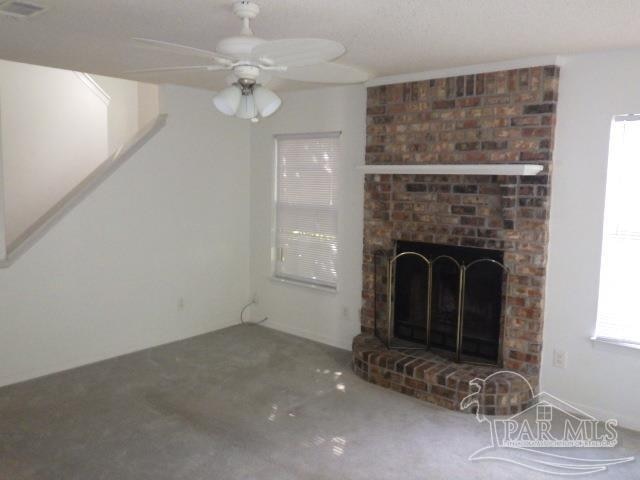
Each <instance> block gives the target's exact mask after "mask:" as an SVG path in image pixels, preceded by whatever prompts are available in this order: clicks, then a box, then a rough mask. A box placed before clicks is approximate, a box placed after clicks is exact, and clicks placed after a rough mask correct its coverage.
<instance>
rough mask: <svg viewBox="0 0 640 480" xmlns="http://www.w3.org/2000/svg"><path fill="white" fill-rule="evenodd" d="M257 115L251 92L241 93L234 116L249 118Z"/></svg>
mask: <svg viewBox="0 0 640 480" xmlns="http://www.w3.org/2000/svg"><path fill="white" fill-rule="evenodd" d="M256 115H258V111H257V109H256V102H255V100H254V98H253V94H249V95H242V99H241V100H240V107H239V108H238V111H237V112H236V117H238V118H244V119H247V120H248V119H250V118H253V117H255V116H256Z"/></svg>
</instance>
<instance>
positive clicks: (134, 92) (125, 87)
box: [91, 75, 140, 160]
mask: <svg viewBox="0 0 640 480" xmlns="http://www.w3.org/2000/svg"><path fill="white" fill-rule="evenodd" d="M91 78H93V80H94V81H95V82H96V83H97V84H98V85H100V87H101V88H102V89H103V90H104V91H105V92H106V93H107V94H108V95H109V96H110V97H111V101H110V102H109V109H108V112H107V123H108V129H107V130H108V134H107V137H108V145H109V147H108V150H109V154H112V153H113V152H115V151H116V150H117V149H118V148H120V147H121V146H122V145H124V144H125V143H126V142H127V141H128V140H130V139H131V138H132V137H133V136H134V135H135V134H136V133H137V132H138V129H139V127H140V126H139V125H138V116H139V111H138V110H139V109H138V104H139V102H138V91H139V87H138V82H132V81H130V80H122V79H121V78H113V77H103V76H101V75H91ZM103 160H104V159H103Z"/></svg>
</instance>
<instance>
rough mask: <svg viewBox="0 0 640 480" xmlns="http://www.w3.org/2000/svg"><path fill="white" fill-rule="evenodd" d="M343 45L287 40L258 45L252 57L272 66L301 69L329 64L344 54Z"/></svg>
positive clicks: (317, 41) (304, 39) (312, 40)
mask: <svg viewBox="0 0 640 480" xmlns="http://www.w3.org/2000/svg"><path fill="white" fill-rule="evenodd" d="M344 52H345V48H344V46H343V45H342V44H341V43H338V42H334V41H333V40H323V39H321V38H286V39H283V40H273V41H270V42H264V43H261V44H260V45H257V46H256V47H255V48H254V49H253V50H252V51H251V55H252V56H253V58H254V59H256V60H259V61H263V62H264V63H265V64H270V65H273V64H275V65H286V66H292V67H301V66H303V65H313V64H315V63H321V62H328V61H329V60H334V59H336V58H338V57H339V56H341V55H342V54H344Z"/></svg>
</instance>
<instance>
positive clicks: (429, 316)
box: [375, 251, 509, 365]
mask: <svg viewBox="0 0 640 480" xmlns="http://www.w3.org/2000/svg"><path fill="white" fill-rule="evenodd" d="M406 257H415V258H416V259H418V262H420V261H422V262H424V265H425V266H426V268H425V275H426V278H425V279H421V280H422V281H423V282H424V283H423V284H421V285H426V306H425V310H426V311H425V315H424V316H425V318H426V325H425V326H424V332H425V337H424V342H423V343H421V344H419V345H417V344H416V343H415V342H407V341H404V340H400V339H398V338H397V337H396V335H395V303H396V294H397V292H396V289H397V282H396V273H397V272H396V270H397V264H398V260H399V259H401V258H406ZM440 262H450V266H451V268H453V269H457V270H453V272H454V274H455V273H457V299H456V298H455V295H454V296H453V300H454V301H455V300H457V305H456V307H455V315H454V318H453V321H454V322H455V326H453V325H452V328H453V330H452V332H451V343H452V344H453V345H451V346H450V349H449V352H443V353H449V354H453V358H454V360H455V361H456V362H460V361H462V360H463V358H462V357H463V341H465V342H467V343H469V340H468V338H469V337H465V316H466V315H465V301H466V299H467V295H470V294H472V293H473V292H470V291H468V288H469V286H468V285H467V279H468V276H469V274H470V273H473V271H474V269H477V268H478V267H479V266H480V265H487V264H490V265H493V266H495V267H497V268H498V269H500V270H501V277H502V282H501V285H500V292H499V293H498V295H499V297H500V298H498V299H497V301H498V302H499V303H500V313H499V314H498V316H499V318H498V319H497V322H498V332H497V338H496V339H495V342H496V344H497V347H496V354H495V357H492V358H489V359H488V360H487V358H480V357H473V356H471V358H469V359H468V358H466V357H469V355H466V354H465V359H464V361H465V362H467V363H473V364H481V365H482V364H484V365H499V364H500V363H501V360H502V354H501V350H502V348H501V347H502V329H503V324H504V321H503V318H504V314H505V312H506V305H507V295H508V292H509V269H508V268H507V267H506V266H505V265H504V264H503V263H501V262H499V261H497V260H494V259H491V258H480V259H477V260H474V261H471V262H469V263H468V264H466V265H465V264H464V263H462V262H459V261H458V260H456V259H455V258H453V257H451V256H449V255H439V256H437V257H435V258H433V259H431V260H429V259H428V258H427V257H426V256H424V255H422V254H420V253H418V252H413V251H405V252H402V253H398V254H396V255H393V256H392V257H391V258H390V259H389V260H388V261H387V262H386V273H387V292H386V293H387V296H386V298H387V302H386V304H387V305H386V325H385V327H386V328H383V329H382V330H383V331H382V332H381V331H380V329H378V328H377V324H378V322H377V321H376V328H375V333H376V335H377V336H378V337H379V338H380V339H381V340H382V341H383V342H384V343H385V344H386V346H387V348H393V349H402V350H439V349H438V346H437V345H434V342H433V341H432V320H433V318H434V311H433V310H434V305H433V292H434V267H435V266H437V265H438V264H439V263H440ZM377 263H378V262H376V264H377ZM377 278H378V277H377V274H376V279H377ZM376 281H377V280H376ZM472 286H473V285H472ZM475 288H476V289H477V288H478V284H477V281H476V282H475ZM376 290H377V289H376ZM376 304H377V302H376ZM377 317H378V316H377V315H376V319H377ZM470 330H471V329H470Z"/></svg>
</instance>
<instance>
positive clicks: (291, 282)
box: [270, 276, 338, 294]
mask: <svg viewBox="0 0 640 480" xmlns="http://www.w3.org/2000/svg"><path fill="white" fill-rule="evenodd" d="M270 280H271V281H272V282H274V283H279V284H281V285H292V286H295V287H302V288H308V289H310V290H315V291H317V292H322V293H330V294H336V293H338V289H337V287H325V286H324V285H315V284H313V283H307V282H301V281H298V280H292V279H290V278H283V277H273V276H272V277H270Z"/></svg>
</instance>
